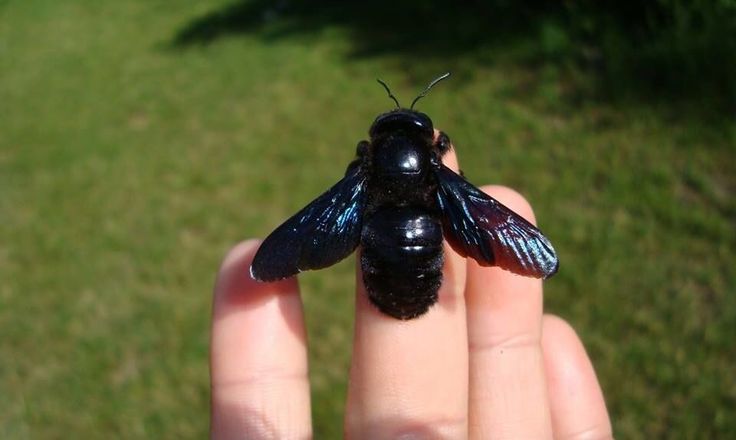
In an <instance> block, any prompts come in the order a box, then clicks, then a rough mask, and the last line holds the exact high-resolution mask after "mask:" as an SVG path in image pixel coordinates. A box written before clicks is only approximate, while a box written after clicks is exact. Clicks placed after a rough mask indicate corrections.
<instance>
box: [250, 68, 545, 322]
mask: <svg viewBox="0 0 736 440" xmlns="http://www.w3.org/2000/svg"><path fill="white" fill-rule="evenodd" d="M448 76H450V73H449V72H448V73H445V74H444V75H441V76H439V77H438V78H436V79H435V80H433V81H432V82H430V83H429V85H428V86H427V87H426V88H425V89H424V91H422V92H421V93H420V94H419V95H418V96H417V97H416V98H415V99H414V101H413V102H412V104H411V106H410V107H409V108H403V107H401V105H400V104H399V102H398V100H397V99H396V98H395V97H394V95H393V94H392V93H391V90H390V89H389V87H388V86H387V85H386V83H384V82H383V81H381V80H380V79H379V80H378V82H379V83H380V84H381V85H382V86H383V87H384V88H385V89H386V92H387V93H388V96H389V98H391V99H393V101H394V102H395V103H396V108H395V109H393V110H390V111H388V112H386V113H382V114H380V115H378V117H376V119H375V121H374V122H373V124H372V125H371V127H370V130H369V136H370V140H368V141H366V140H363V141H360V142H359V143H358V147H357V152H356V155H357V158H356V159H355V160H354V161H353V162H351V163H350V164H349V165H348V167H347V171H346V172H345V176H344V177H343V178H342V179H341V180H340V181H339V182H337V183H336V184H335V185H334V186H333V187H332V188H330V189H328V190H327V191H326V192H325V193H324V194H322V195H321V196H319V197H317V198H316V199H315V200H314V201H312V202H311V203H309V204H308V205H307V206H306V207H304V208H303V209H302V210H301V211H299V212H298V213H296V214H295V215H294V216H293V217H291V218H290V219H288V220H286V221H285V222H284V223H283V224H282V225H281V226H279V227H278V228H276V230H274V231H273V232H272V233H271V234H270V235H269V236H268V237H267V238H266V239H265V240H264V241H263V243H262V244H261V246H260V248H259V249H258V252H257V253H256V255H255V258H254V260H253V264H252V265H251V268H250V274H251V277H252V278H254V279H256V280H259V281H275V280H280V279H283V278H286V277H289V276H292V275H295V274H297V273H299V272H301V271H304V270H310V269H321V268H325V267H328V266H331V265H333V264H335V263H337V262H338V261H340V260H342V259H344V258H345V257H347V256H348V255H350V254H351V253H352V252H353V251H354V250H355V249H356V248H357V247H358V245H360V247H361V252H360V265H361V269H362V272H363V282H364V284H365V287H366V292H367V294H368V297H369V299H370V301H371V302H372V303H373V304H374V305H375V306H376V307H377V308H378V309H379V310H380V311H381V312H383V313H385V314H387V315H389V316H392V317H394V318H397V319H402V320H406V319H412V318H416V317H418V316H421V315H423V314H424V313H426V312H427V310H429V308H430V307H431V306H432V305H434V304H435V303H436V302H437V295H438V290H439V287H440V284H441V283H442V265H443V260H444V255H443V248H442V240H443V238H444V239H446V240H447V241H448V242H449V243H450V245H451V246H452V248H453V249H454V250H455V251H456V252H457V253H459V254H460V255H462V256H464V257H470V258H472V259H474V260H475V261H477V262H478V264H480V265H482V266H498V267H500V268H502V269H505V270H508V271H511V272H513V273H516V274H519V275H523V276H527V277H534V278H548V277H550V276H552V275H554V274H555V273H556V272H557V269H558V268H559V260H558V259H557V255H556V253H555V250H554V248H553V247H552V244H551V243H550V241H549V240H548V239H547V238H546V237H545V236H544V235H543V234H542V232H541V231H540V230H539V229H537V228H536V227H535V226H534V225H532V224H531V223H529V222H528V221H526V220H525V219H524V218H522V217H521V216H520V215H518V214H516V213H515V212H513V211H512V210H511V209H509V208H507V207H506V206H504V205H503V204H501V203H500V202H498V201H497V200H496V199H494V198H493V197H490V196H488V195H487V194H485V193H483V192H482V191H481V190H480V189H478V188H477V187H475V186H474V185H472V184H471V183H469V182H468V181H467V180H466V179H465V178H464V177H463V176H462V175H459V174H457V173H455V172H454V171H452V170H451V169H450V168H448V167H446V166H445V165H443V164H442V157H443V156H444V155H445V154H446V153H447V152H448V151H449V150H450V148H451V143H450V138H449V137H448V136H447V135H446V134H445V133H443V132H440V134H439V135H438V136H435V132H434V126H433V124H432V120H431V119H430V118H429V116H427V115H426V114H424V113H422V112H419V111H416V110H414V105H416V103H417V101H419V100H420V99H421V98H423V97H424V96H426V95H427V93H428V92H429V91H430V90H431V89H432V87H434V86H435V85H436V84H437V83H438V82H440V81H442V80H443V79H445V78H447V77H448Z"/></svg>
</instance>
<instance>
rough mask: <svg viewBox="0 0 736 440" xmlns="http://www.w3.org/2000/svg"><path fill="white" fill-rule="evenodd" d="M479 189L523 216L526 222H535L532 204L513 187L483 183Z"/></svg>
mask: <svg viewBox="0 0 736 440" xmlns="http://www.w3.org/2000/svg"><path fill="white" fill-rule="evenodd" d="M480 189H481V190H482V191H483V192H484V193H486V194H488V195H489V196H491V197H493V198H494V199H496V200H498V201H499V202H501V204H503V205H505V206H506V207H507V208H509V209H511V210H512V211H514V212H515V213H517V214H519V215H520V216H522V217H524V218H525V219H526V220H527V221H528V222H530V223H533V224H536V223H537V219H536V217H535V215H534V210H533V209H532V205H531V204H530V203H529V201H528V200H527V199H526V198H525V197H524V196H523V195H521V193H519V192H518V191H516V190H515V189H512V188H509V187H508V186H503V185H484V186H482V187H481V188H480Z"/></svg>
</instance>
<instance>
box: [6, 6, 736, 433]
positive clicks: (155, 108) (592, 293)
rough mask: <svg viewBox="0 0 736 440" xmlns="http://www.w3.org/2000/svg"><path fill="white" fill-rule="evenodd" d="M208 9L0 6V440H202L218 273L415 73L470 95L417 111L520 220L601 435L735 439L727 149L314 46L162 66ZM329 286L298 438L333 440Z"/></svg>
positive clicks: (260, 49)
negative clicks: (538, 243) (504, 191)
mask: <svg viewBox="0 0 736 440" xmlns="http://www.w3.org/2000/svg"><path fill="white" fill-rule="evenodd" d="M223 4H225V3H224V2H222V1H209V2H200V3H198V4H197V5H196V6H194V7H193V8H191V9H189V8H187V7H184V6H183V5H178V6H172V5H171V4H169V3H166V4H164V3H157V2H151V3H148V2H140V3H137V2H118V3H115V4H109V3H105V4H104V6H103V5H102V4H100V5H96V6H89V5H87V4H84V5H82V3H81V2H79V3H77V2H32V3H29V2H20V1H15V2H12V1H11V2H4V3H3V4H2V6H0V14H1V15H0V42H1V43H0V219H2V221H0V396H2V397H0V437H2V438H29V437H30V438H58V437H70V436H71V437H76V436H81V435H84V436H85V438H107V437H110V436H120V437H149V438H161V437H175V438H182V437H184V438H193V437H199V438H201V437H203V436H204V435H205V433H206V431H207V426H208V411H207V405H208V378H207V343H208V320H209V313H210V290H211V286H212V283H213V279H214V274H215V271H216V269H217V266H218V263H219V260H220V258H221V257H222V255H223V254H224V252H226V250H227V249H228V247H230V246H231V245H232V244H234V243H236V242H237V241H239V240H242V239H245V238H248V237H254V236H263V235H265V234H267V233H268V232H269V231H270V230H271V229H272V228H273V227H275V226H276V225H277V224H278V223H279V222H280V221H282V220H283V219H284V218H286V216H288V215H289V214H291V213H293V212H294V211H296V210H297V209H298V208H300V207H301V206H303V205H304V204H305V203H307V202H308V201H309V200H311V199H312V198H314V197H315V196H316V195H317V194H319V193H320V192H321V191H322V190H324V189H325V188H327V187H328V186H329V185H330V184H331V183H333V182H334V181H336V180H337V179H339V177H340V176H341V175H342V173H343V172H344V167H345V165H347V163H348V162H349V161H350V159H351V157H352V156H353V154H354V147H355V144H356V143H357V141H358V140H360V139H362V138H364V137H365V136H366V130H367V128H368V126H369V124H370V123H371V121H372V119H373V117H375V115H376V114H377V113H379V112H381V111H383V110H386V109H387V108H389V106H390V101H388V99H387V98H386V96H385V94H384V92H383V90H382V89H381V88H380V87H379V86H378V85H377V84H376V83H375V81H374V79H375V77H377V76H380V77H381V78H383V79H384V80H386V81H387V82H389V83H390V84H391V85H392V88H393V89H394V93H395V94H396V95H397V96H399V97H403V98H404V100H406V99H407V98H408V97H410V96H413V95H414V94H415V93H416V91H417V90H419V89H420V88H421V87H422V86H423V85H424V84H425V83H426V80H428V79H430V78H432V77H434V76H436V74H437V73H439V72H438V70H439V68H441V69H460V70H462V69H463V68H465V70H466V71H470V72H472V75H468V74H466V75H461V76H460V77H459V78H457V79H456V80H454V81H453V80H451V81H448V82H447V83H443V84H442V86H441V87H438V88H437V89H436V90H434V91H433V92H432V94H431V95H430V96H429V97H427V98H426V99H425V100H423V101H422V102H421V108H422V110H423V111H425V112H427V113H428V114H430V115H431V116H432V118H433V120H434V122H435V125H437V126H438V127H440V128H442V129H444V130H446V131H447V132H448V133H449V134H450V135H451V136H452V137H453V139H454V141H455V143H456V146H457V148H458V154H459V157H460V161H461V165H462V167H463V169H464V171H465V173H466V175H467V176H468V177H469V178H470V179H471V180H472V181H473V182H476V183H478V184H481V183H503V184H507V185H510V186H513V187H515V188H517V189H518V190H520V191H521V192H522V193H523V194H525V195H526V196H527V198H528V199H529V200H530V201H531V202H532V204H533V206H534V207H535V210H536V214H537V218H538V219H539V222H540V224H541V226H542V228H543V229H544V230H545V232H546V233H547V235H548V236H549V237H551V239H552V240H553V241H554V243H555V245H556V247H557V249H558V250H559V252H560V256H561V260H562V267H561V270H560V273H559V274H558V275H557V276H556V277H555V278H553V279H552V280H550V281H549V282H548V284H547V290H546V299H547V305H548V309H549V310H550V311H552V312H554V313H557V314H560V315H562V316H563V317H565V318H567V319H568V320H570V321H571V322H572V323H573V325H574V326H575V327H576V328H577V329H578V330H579V332H580V334H581V336H582V337H583V339H584V340H585V342H586V344H587V346H588V348H589V351H590V354H591V356H592V357H593V360H594V362H595V364H596V366H597V369H598V372H599V375H600V379H601V382H602V385H603V387H604V391H605V393H606V395H607V398H608V404H609V408H610V410H611V412H612V417H613V420H614V427H615V429H616V432H617V434H618V436H619V437H620V438H653V437H666V438H677V437H680V438H694V437H701V438H716V437H719V436H721V437H722V436H724V435H726V434H727V433H732V432H734V431H735V430H736V423H735V422H734V419H733V417H732V412H733V410H734V408H736V382H734V380H733V374H732V370H733V365H734V362H736V350H735V349H734V344H733V342H732V338H733V335H732V333H733V329H734V328H736V299H734V297H733V296H732V295H731V294H732V290H733V287H734V285H736V277H735V276H734V267H736V258H734V257H735V256H734V252H735V251H734V249H735V247H736V246H735V245H736V236H735V232H734V222H733V220H734V218H735V217H736V204H734V199H733V193H734V190H735V189H736V185H735V180H734V165H733V159H734V157H733V156H734V145H735V140H736V136H735V134H734V128H733V127H729V126H728V125H726V124H718V123H709V124H705V123H702V122H701V121H698V120H697V119H689V118H685V117H679V116H678V113H677V112H676V111H674V110H670V109H666V108H665V109H663V108H662V107H661V106H654V105H646V104H642V103H635V104H634V103H632V104H625V103H618V104H606V103H601V102H595V101H592V100H585V99H583V100H578V101H574V100H570V99H568V98H569V95H570V92H569V88H570V87H571V86H570V81H569V78H568V76H567V73H566V72H565V71H564V70H561V69H559V68H557V67H553V66H552V67H545V68H531V67H522V66H519V65H515V64H513V63H498V64H488V65H485V64H483V63H479V62H478V60H477V59H474V58H473V55H467V54H465V55H464V56H463V57H458V58H457V59H452V58H450V59H448V60H447V65H446V66H441V67H439V68H438V66H437V64H438V62H437V60H433V61H430V62H428V63H427V64H426V65H424V64H418V65H413V66H411V67H410V68H407V67H406V66H404V65H403V64H402V62H401V60H397V58H400V57H398V56H391V55H384V56H376V57H362V58H361V57H354V56H347V55H346V47H347V46H348V45H349V43H348V42H347V41H346V39H345V38H344V33H343V32H342V31H341V30H340V29H335V28H327V29H324V30H323V31H321V32H317V36H314V35H312V36H310V38H308V39H301V38H300V37H299V36H298V35H296V36H291V37H285V38H281V39H279V38H260V37H259V36H258V35H249V34H243V35H237V36H228V37H224V38H222V39H219V40H216V41H214V42H212V43H211V44H208V45H201V46H198V45H195V46H192V47H172V46H171V41H172V38H173V37H174V36H175V35H176V34H177V32H178V31H180V30H181V29H182V28H183V27H184V26H186V25H187V23H189V22H190V21H191V20H193V19H195V18H197V17H200V16H201V15H202V14H204V13H207V12H209V11H212V10H217V8H218V7H220V6H222V5H223ZM501 55H502V54H500V55H499V57H498V58H499V59H502V58H503V57H502V56H501ZM487 57H489V54H488V53H480V54H478V58H479V59H486V58H487ZM352 267H353V261H352V259H350V260H348V261H346V262H343V263H341V264H339V265H338V266H336V267H334V268H331V269H327V270H324V271H321V272H317V273H310V274H307V275H306V276H304V277H303V291H304V298H305V304H306V313H307V324H308V326H309V335H310V341H309V342H310V346H311V353H310V361H311V365H310V374H311V377H312V379H313V388H312V390H313V397H314V403H313V407H314V414H315V416H314V419H315V425H316V433H317V436H318V438H324V437H338V436H339V435H340V433H341V426H340V423H341V422H340V420H341V411H342V406H343V402H344V398H345V389H346V375H347V367H348V362H349V354H350V341H351V337H352V336H351V333H350V332H351V325H352V324H351V323H352V316H351V313H352V303H353V292H352V283H353V275H352Z"/></svg>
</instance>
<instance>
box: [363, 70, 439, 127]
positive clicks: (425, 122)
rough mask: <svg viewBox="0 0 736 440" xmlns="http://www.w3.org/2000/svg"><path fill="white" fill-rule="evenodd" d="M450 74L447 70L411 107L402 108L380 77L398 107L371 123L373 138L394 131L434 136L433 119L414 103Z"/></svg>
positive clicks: (415, 101)
mask: <svg viewBox="0 0 736 440" xmlns="http://www.w3.org/2000/svg"><path fill="white" fill-rule="evenodd" d="M448 76H450V72H447V73H445V74H443V75H440V76H439V77H437V78H435V79H434V80H433V81H432V82H430V83H429V85H428V86H427V87H426V88H425V89H424V90H423V91H422V92H421V93H420V94H419V95H417V97H416V98H414V101H412V103H411V106H409V108H402V107H401V104H399V101H398V99H396V97H395V96H394V95H393V93H391V89H389V88H388V85H386V83H385V82H383V81H381V80H380V79H378V80H377V81H378V83H379V84H381V85H382V86H383V88H384V89H386V93H388V97H389V98H391V99H393V101H394V102H395V103H396V109H394V110H391V111H389V112H386V113H383V114H380V115H378V117H377V118H376V120H375V121H374V122H373V125H371V129H370V131H369V134H370V136H371V139H374V138H376V137H379V136H381V135H384V134H389V133H392V132H394V131H405V132H407V133H418V134H420V135H423V136H426V137H429V138H430V139H431V138H432V137H433V136H434V127H433V125H432V120H431V119H429V116H427V115H426V114H424V113H422V112H418V111H416V110H414V105H415V104H416V103H417V101H419V100H420V99H422V98H424V97H425V96H427V93H429V91H430V90H431V89H432V87H434V86H435V84H437V83H438V82H440V81H442V80H443V79H445V78H447V77H448Z"/></svg>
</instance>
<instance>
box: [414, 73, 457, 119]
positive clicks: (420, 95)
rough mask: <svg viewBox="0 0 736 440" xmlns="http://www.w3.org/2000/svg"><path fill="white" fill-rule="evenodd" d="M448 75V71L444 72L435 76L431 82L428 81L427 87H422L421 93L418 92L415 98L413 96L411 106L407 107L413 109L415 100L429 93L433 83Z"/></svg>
mask: <svg viewBox="0 0 736 440" xmlns="http://www.w3.org/2000/svg"><path fill="white" fill-rule="evenodd" d="M448 76H450V72H445V73H444V74H442V75H440V76H438V77H437V78H435V79H434V80H433V81H432V82H431V83H429V85H428V86H427V88H426V89H424V91H422V93H420V94H419V96H417V97H416V98H414V101H412V103H411V107H409V110H414V104H416V103H417V101H419V100H420V99H422V98H424V97H425V96H427V93H429V91H430V90H432V87H434V86H435V84H437V83H438V82H440V81H442V80H443V79H445V78H447V77H448Z"/></svg>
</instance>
